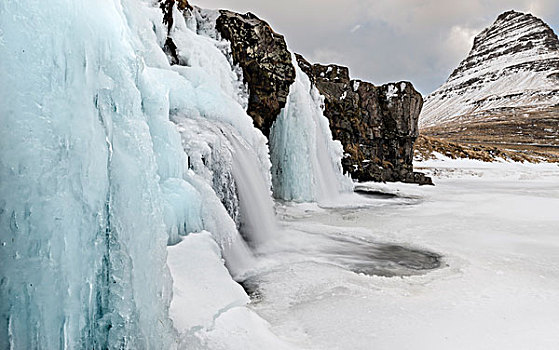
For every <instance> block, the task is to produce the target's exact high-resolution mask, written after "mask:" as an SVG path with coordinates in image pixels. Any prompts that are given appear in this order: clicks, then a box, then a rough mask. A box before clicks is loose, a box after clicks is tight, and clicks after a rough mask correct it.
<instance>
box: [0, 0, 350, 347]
mask: <svg viewBox="0 0 559 350" xmlns="http://www.w3.org/2000/svg"><path fill="white" fill-rule="evenodd" d="M218 15H219V13H218V12H216V11H204V10H200V9H195V8H193V7H191V6H189V5H188V3H187V2H186V1H179V2H175V1H163V2H161V3H154V2H153V1H148V0H145V1H136V0H100V1H96V2H91V1H86V0H71V1H70V0H54V1H49V2H44V1H32V0H19V1H9V2H6V3H3V4H2V10H1V11H0V32H1V36H0V60H1V61H2V65H1V66H0V79H1V80H2V82H3V85H2V87H1V88H0V98H1V101H2V102H1V103H0V117H1V127H0V140H1V141H0V142H1V146H2V153H1V156H0V177H1V179H2V181H1V182H0V198H1V199H0V242H1V245H0V266H1V270H0V281H1V282H0V298H1V303H0V348H2V349H8V348H15V349H58V348H86V349H93V348H95V349H97V348H99V349H106V348H110V349H113V348H114V349H172V348H176V347H180V348H189V349H195V348H206V347H212V348H220V347H224V346H225V345H224V344H228V345H227V346H228V348H235V346H234V344H237V345H236V347H237V348H239V349H241V348H242V349H244V348H251V347H253V348H254V347H256V346H264V347H265V346H268V345H270V344H274V347H277V348H281V346H283V345H282V342H281V341H280V340H279V339H277V338H275V337H274V336H273V334H271V332H269V331H267V330H266V329H267V328H266V327H267V326H266V323H265V322H264V321H263V320H261V319H260V318H259V317H258V316H256V315H255V314H254V313H253V312H251V311H250V310H248V309H246V308H245V307H244V306H245V304H246V303H247V302H248V298H247V297H246V294H245V293H244V291H243V290H242V289H241V288H240V287H239V286H238V285H237V284H236V283H235V282H234V281H233V280H232V277H231V275H230V273H231V274H232V275H236V274H239V273H241V272H242V271H243V269H245V268H247V266H250V262H251V259H252V253H251V251H250V249H249V247H248V246H258V245H259V244H262V243H263V242H266V240H267V239H269V238H270V236H273V234H274V230H275V229H276V227H275V219H274V212H273V207H272V205H273V202H272V198H271V185H272V178H271V172H270V168H271V162H270V156H269V150H268V145H267V139H266V137H265V136H264V135H263V134H262V132H261V131H260V130H258V129H257V128H255V127H254V121H253V119H252V118H251V117H250V116H249V115H248V114H247V112H246V108H247V105H248V95H247V90H246V86H245V84H244V82H243V72H242V70H241V69H240V68H239V67H238V66H237V65H236V64H234V62H233V58H232V55H231V47H230V44H229V42H227V41H225V40H223V39H222V38H221V37H220V35H219V34H218V33H217V31H216V29H215V28H216V18H217V16H218ZM304 93H306V94H307V95H308V96H309V97H308V98H309V99H310V98H312V96H311V92H310V91H306V92H304ZM304 93H303V94H304ZM294 103H297V102H294ZM278 113H279V111H278ZM293 117H295V116H293V115H290V116H288V117H287V119H288V120H289V119H290V118H293ZM296 117H297V118H299V119H301V120H306V123H310V125H314V123H317V119H316V118H322V119H323V121H322V122H320V121H318V124H317V125H316V127H317V129H319V130H322V129H324V125H326V127H327V122H326V119H325V118H324V116H323V115H313V114H305V113H299V114H297V115H296ZM325 123H326V124H325ZM277 128H278V129H279V131H280V132H281V126H278V127H277ZM312 141H313V140H307V139H302V140H301V142H303V143H304V145H301V144H293V143H289V144H285V145H283V146H282V147H284V148H283V151H284V152H286V153H288V154H290V153H294V152H297V150H298V147H299V148H302V147H304V148H306V149H309V150H313V149H316V148H317V146H316V144H310V143H309V142H312ZM327 142H332V140H331V138H330V139H329V140H327ZM321 147H322V146H321ZM315 152H316V151H315ZM331 155H335V154H334V153H331V154H329V155H328V156H327V157H326V158H325V159H326V161H327V162H332V164H331V168H332V169H336V166H337V164H339V159H335V158H332V157H331ZM311 170H313V169H311ZM317 171H318V170H317ZM292 175H293V176H300V178H295V179H291V181H293V183H301V182H304V181H307V177H306V176H307V174H297V173H294V174H292ZM340 176H341V173H340ZM307 187H308V188H315V189H316V190H315V191H314V192H312V196H311V197H310V198H306V199H309V200H313V199H316V198H319V195H320V194H319V193H318V192H317V191H319V189H320V188H322V187H321V186H315V185H314V184H311V183H308V186H307ZM167 244H171V245H174V246H173V248H172V249H170V251H171V254H170V256H169V259H167V247H166V246H167ZM200 249H201V250H202V251H200ZM222 259H225V263H226V265H227V268H228V270H226V269H225V266H224V263H223V260H222ZM167 263H169V265H170V266H171V267H172V271H171V272H172V273H173V278H171V275H170V272H169V268H168V264H167ZM206 274H207V275H206ZM173 280H174V282H173ZM208 290H211V291H213V292H214V293H218V294H219V298H217V297H216V298H210V297H209V296H211V295H212V294H208V292H207V291H208ZM185 291H186V292H185ZM173 293H174V295H173ZM213 295H217V294H213ZM189 298H190V299H189ZM192 300H194V301H195V302H192V303H190V302H189V301H192ZM171 302H172V303H171ZM197 302H199V303H201V304H202V305H205V306H204V307H202V308H198V307H197V306H196V303H197ZM169 310H170V311H169ZM243 327H244V328H243ZM233 328H234V329H236V330H237V331H236V332H234V333H235V334H236V335H231V334H230V333H231V332H230V330H231V329H233ZM240 329H241V330H243V331H238V330H240ZM248 330H259V331H258V332H249V331H248ZM263 344H264V345H263ZM266 344H267V345H266ZM270 346H271V345H270Z"/></svg>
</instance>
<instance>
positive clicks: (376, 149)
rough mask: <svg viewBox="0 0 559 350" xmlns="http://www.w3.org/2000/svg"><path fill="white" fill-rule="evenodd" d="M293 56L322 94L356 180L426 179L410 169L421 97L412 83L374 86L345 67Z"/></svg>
mask: <svg viewBox="0 0 559 350" xmlns="http://www.w3.org/2000/svg"><path fill="white" fill-rule="evenodd" d="M296 57H297V61H298V64H299V66H300V67H301V69H302V70H303V71H304V72H305V73H306V74H307V75H308V76H309V77H310V78H311V81H312V82H313V83H314V84H315V86H316V87H317V89H318V91H319V92H320V94H321V95H323V96H324V104H325V106H324V107H325V108H324V115H325V116H326V117H327V118H328V119H329V121H330V129H331V130H332V134H333V136H334V139H336V140H340V141H341V142H342V145H343V146H344V150H345V152H346V156H345V157H344V159H343V160H342V165H343V167H344V170H345V171H347V172H349V173H350V174H351V175H352V177H353V178H354V179H355V180H359V181H404V182H413V183H431V180H430V179H429V178H426V177H424V176H423V174H419V173H414V172H413V166H412V161H413V144H414V141H415V139H416V138H417V136H418V127H417V123H418V118H419V113H420V111H421V106H422V104H423V98H422V97H421V94H419V93H418V92H417V91H416V90H415V89H414V88H413V85H412V84H411V83H409V82H399V83H394V84H386V85H383V86H378V87H377V86H374V85H373V84H371V83H368V82H363V81H360V80H351V79H350V77H349V70H348V68H347V67H342V66H337V65H333V64H331V65H327V66H326V65H321V64H310V63H309V62H308V61H306V60H305V59H304V58H303V57H302V56H300V55H296Z"/></svg>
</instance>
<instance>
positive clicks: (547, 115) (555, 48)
mask: <svg viewBox="0 0 559 350" xmlns="http://www.w3.org/2000/svg"><path fill="white" fill-rule="evenodd" d="M557 104H559V39H558V38H557V35H556V34H555V33H554V32H553V30H552V29H551V28H550V27H549V26H548V25H547V24H545V23H544V22H543V21H542V20H541V19H539V18H536V17H534V16H532V15H530V14H523V13H519V12H515V11H508V12H505V13H503V14H501V15H500V16H499V17H498V18H497V20H496V21H495V22H494V23H493V24H492V25H491V26H490V27H488V28H487V29H485V30H484V31H482V32H481V33H480V34H479V35H478V36H477V37H476V38H475V40H474V45H473V48H472V50H471V51H470V53H469V55H468V57H466V59H464V60H463V61H462V62H461V63H460V65H459V66H458V68H456V70H455V71H454V72H453V73H452V74H451V75H450V77H449V78H448V80H447V81H446V82H445V83H444V84H443V85H442V86H441V87H440V88H439V89H437V90H436V91H434V92H433V93H431V94H430V95H429V96H428V97H427V98H426V100H425V105H424V107H423V111H422V114H421V116H420V127H421V129H422V130H423V132H424V133H426V134H432V135H437V136H443V137H444V136H449V135H448V134H447V133H448V132H449V131H450V130H449V127H454V131H453V132H454V134H453V135H454V136H455V137H457V136H460V137H461V138H462V139H463V140H466V141H480V140H481V139H480V137H481V135H482V134H485V135H491V136H496V137H499V136H502V135H501V134H502V133H503V130H505V129H506V130H509V129H517V130H520V131H521V132H523V133H526V132H528V134H530V131H529V130H528V131H527V130H526V125H527V126H528V128H529V127H530V126H535V127H536V129H537V130H536V132H534V133H533V135H528V136H529V138H531V139H532V140H533V139H535V138H536V139H539V141H535V143H543V144H559V134H558V133H559V131H558V130H557V129H558V127H557V125H558V124H559V123H558V120H559V118H558V114H557V108H554V106H556V105H557ZM542 119H543V120H542ZM488 121H492V122H493V124H492V125H487V124H486V122H488ZM480 123H481V124H480ZM473 124H478V125H477V126H476V127H475V128H473V129H471V130H469V129H468V128H469V127H470V126H473ZM480 125H481V127H480ZM538 125H540V126H542V127H541V128H538V127H537V126H538ZM540 129H541V130H540ZM468 130H469V131H468ZM509 131H510V130H509ZM509 131H507V132H506V133H509ZM468 133H469V136H468V135H467V134H468ZM513 134H514V133H513ZM465 135H466V136H465ZM470 139H471V140H470ZM513 139H514V138H513ZM550 141H551V142H550ZM507 142H511V143H514V142H513V140H507ZM532 143H534V141H532Z"/></svg>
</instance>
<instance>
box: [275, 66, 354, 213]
mask: <svg viewBox="0 0 559 350" xmlns="http://www.w3.org/2000/svg"><path fill="white" fill-rule="evenodd" d="M293 62H297V60H296V59H295V57H294V58H293ZM295 72H296V78H295V83H293V85H291V87H290V89H289V96H288V99H287V104H286V106H285V107H284V108H283V109H282V111H281V113H280V115H279V116H278V119H277V120H276V121H275V123H274V125H273V126H272V130H271V131H270V157H271V160H272V181H273V188H274V196H275V197H276V198H279V199H284V200H293V201H298V202H310V201H330V200H332V199H334V198H336V197H337V196H339V194H340V193H343V192H348V191H351V189H352V186H353V185H352V182H351V180H350V179H349V178H348V177H346V176H344V175H343V174H342V166H341V158H342V155H343V147H342V145H341V143H340V142H339V141H333V140H332V132H331V131H330V127H329V125H328V119H327V118H326V117H325V116H324V114H323V105H324V101H323V97H322V96H321V95H320V94H319V93H318V90H317V89H316V87H314V86H313V85H312V84H311V81H310V79H309V77H308V76H307V75H306V74H305V73H303V71H302V70H301V69H300V68H299V66H297V65H296V67H295Z"/></svg>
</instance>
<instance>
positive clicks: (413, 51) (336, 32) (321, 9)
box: [190, 0, 559, 94]
mask: <svg viewBox="0 0 559 350" xmlns="http://www.w3.org/2000/svg"><path fill="white" fill-rule="evenodd" d="M190 2H191V3H192V4H193V5H198V6H200V7H205V8H226V9H231V10H235V11H238V12H243V13H244V12H247V11H250V12H253V13H255V14H257V15H258V16H259V17H260V18H263V19H265V20H266V21H267V22H268V23H270V24H271V25H272V27H273V28H274V30H275V31H276V32H278V33H281V34H284V35H285V37H286V39H287V42H288V45H289V47H290V49H291V50H292V51H295V52H298V53H301V54H302V55H303V56H305V57H306V58H307V59H308V60H309V61H311V62H320V63H339V64H342V65H346V66H349V68H350V74H351V76H352V78H360V79H363V80H368V81H371V82H373V83H375V84H382V83H386V82H389V81H397V80H409V81H412V82H413V83H414V85H415V86H416V88H417V89H418V90H419V91H420V92H421V93H423V94H428V93H430V92H431V91H433V90H435V89H436V88H437V87H439V86H440V85H441V84H442V83H443V82H444V81H445V80H446V78H447V77H448V75H449V74H450V73H451V72H452V70H453V69H454V68H455V67H456V66H457V65H458V64H459V63H460V61H461V60H462V59H463V58H464V57H465V56H466V55H467V53H468V51H469V50H470V48H471V45H472V43H473V37H474V36H475V35H476V34H477V33H478V32H480V31H481V30H483V28H485V27H486V26H488V25H490V24H491V23H493V21H494V20H495V19H496V18H497V16H498V15H499V14H500V13H502V12H504V11H507V10H511V9H514V10H517V11H523V12H530V13H532V14H534V15H536V16H538V17H540V18H542V19H543V20H544V21H546V22H547V23H548V24H549V25H550V26H551V27H552V28H553V29H554V31H555V32H556V33H557V32H558V31H559V1H558V0H466V1H464V0H345V1H334V0H282V1H274V0H190Z"/></svg>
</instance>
